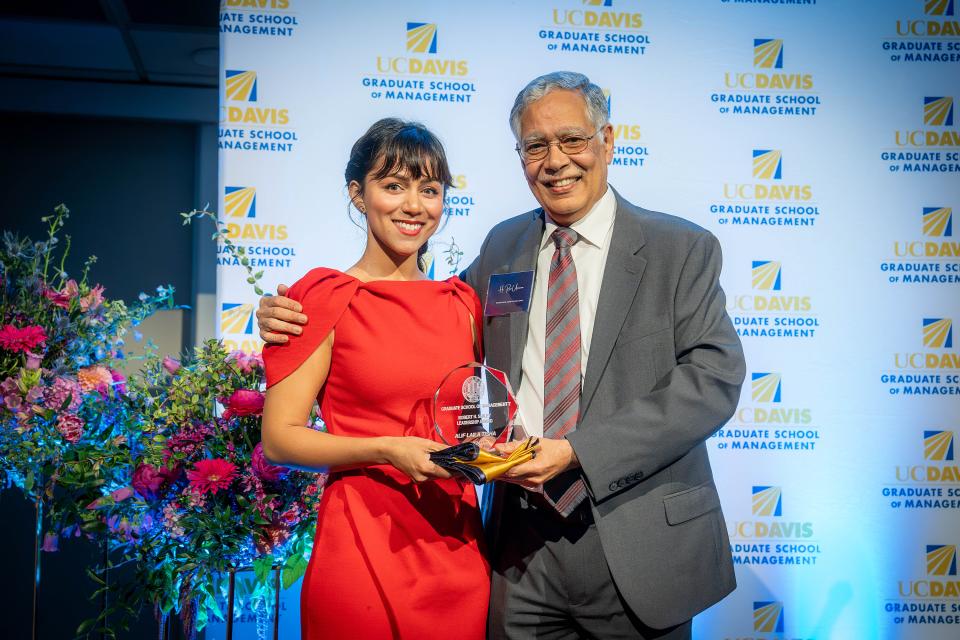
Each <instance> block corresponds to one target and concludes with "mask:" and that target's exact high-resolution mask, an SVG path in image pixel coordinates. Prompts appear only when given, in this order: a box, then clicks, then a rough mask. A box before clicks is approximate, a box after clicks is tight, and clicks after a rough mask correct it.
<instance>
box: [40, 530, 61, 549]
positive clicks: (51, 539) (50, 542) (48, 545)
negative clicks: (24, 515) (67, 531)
mask: <svg viewBox="0 0 960 640" xmlns="http://www.w3.org/2000/svg"><path fill="white" fill-rule="evenodd" d="M57 543H58V538H57V534H55V533H46V534H44V536H43V546H42V547H40V550H41V551H46V552H47V553H53V552H54V551H58V550H59V546H58V544H57Z"/></svg>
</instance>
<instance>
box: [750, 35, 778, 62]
mask: <svg viewBox="0 0 960 640" xmlns="http://www.w3.org/2000/svg"><path fill="white" fill-rule="evenodd" d="M753 66H755V67H757V68H758V69H783V40H780V39H777V40H773V39H770V38H755V39H754V41H753Z"/></svg>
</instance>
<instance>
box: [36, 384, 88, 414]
mask: <svg viewBox="0 0 960 640" xmlns="http://www.w3.org/2000/svg"><path fill="white" fill-rule="evenodd" d="M82 395H83V392H82V391H81V389H80V385H79V384H78V383H77V381H76V380H74V379H72V378H56V379H55V380H54V381H53V384H52V385H50V386H49V387H47V388H46V389H45V390H44V393H43V406H45V407H46V408H47V409H52V410H54V411H60V410H61V409H62V408H64V404H66V405H67V406H66V408H67V409H68V410H69V411H76V410H77V408H78V407H79V406H80V401H81V400H82V399H83V398H82Z"/></svg>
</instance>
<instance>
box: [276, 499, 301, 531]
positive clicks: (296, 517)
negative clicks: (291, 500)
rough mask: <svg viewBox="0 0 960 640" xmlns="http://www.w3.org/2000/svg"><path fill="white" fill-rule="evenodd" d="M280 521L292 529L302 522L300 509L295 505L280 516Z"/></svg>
mask: <svg viewBox="0 0 960 640" xmlns="http://www.w3.org/2000/svg"><path fill="white" fill-rule="evenodd" d="M280 520H281V521H282V522H283V523H284V524H287V525H290V526H291V527H292V526H294V525H295V524H297V523H298V522H300V507H298V506H297V505H295V504H293V505H291V506H290V508H289V509H287V510H286V511H284V512H283V513H282V514H280Z"/></svg>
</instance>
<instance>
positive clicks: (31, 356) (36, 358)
mask: <svg viewBox="0 0 960 640" xmlns="http://www.w3.org/2000/svg"><path fill="white" fill-rule="evenodd" d="M42 360H43V356H41V355H39V354H36V353H33V352H32V351H27V362H26V364H25V365H24V366H25V367H26V368H27V369H30V370H31V371H35V370H36V369H39V368H40V362H41V361H42Z"/></svg>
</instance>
